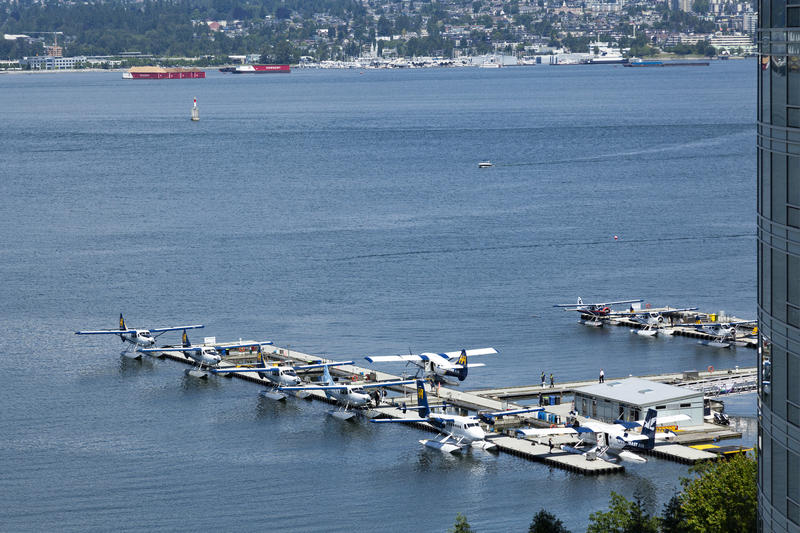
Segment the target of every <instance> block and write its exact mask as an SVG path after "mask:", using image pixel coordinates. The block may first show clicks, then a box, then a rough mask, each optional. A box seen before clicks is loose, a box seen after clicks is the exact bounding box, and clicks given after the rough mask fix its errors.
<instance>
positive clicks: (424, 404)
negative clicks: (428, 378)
mask: <svg viewBox="0 0 800 533" xmlns="http://www.w3.org/2000/svg"><path fill="white" fill-rule="evenodd" d="M416 383H417V406H416V407H405V406H403V412H404V413H405V412H406V411H407V410H417V412H418V414H419V417H418V418H373V419H371V420H370V422H374V423H376V424H411V423H418V422H427V423H428V424H430V425H432V426H433V427H435V428H436V429H438V430H439V432H440V435H439V437H437V438H435V439H423V440H421V441H419V442H420V444H422V445H423V446H427V447H428V448H433V449H436V450H440V451H442V452H445V453H456V452H461V451H462V450H464V449H465V448H466V447H467V446H472V447H475V448H481V449H484V450H491V449H493V448H496V447H497V445H496V444H495V443H493V442H491V441H487V440H486V432H485V431H484V430H483V427H481V422H482V421H483V422H486V423H489V424H491V423H492V422H493V421H494V419H496V418H502V417H504V416H512V415H519V414H523V413H532V412H535V411H542V410H544V408H543V407H531V408H526V409H509V410H506V411H494V412H488V413H480V414H479V415H478V416H461V415H450V414H446V413H434V412H433V411H432V408H433V407H435V406H431V405H429V404H428V394H427V392H426V391H425V382H424V381H423V380H421V379H418V380H417V382H416Z"/></svg>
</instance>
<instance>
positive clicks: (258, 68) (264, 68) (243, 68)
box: [219, 65, 291, 74]
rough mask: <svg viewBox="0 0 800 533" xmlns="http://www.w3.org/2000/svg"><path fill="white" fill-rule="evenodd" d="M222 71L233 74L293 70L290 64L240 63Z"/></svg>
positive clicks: (286, 72)
mask: <svg viewBox="0 0 800 533" xmlns="http://www.w3.org/2000/svg"><path fill="white" fill-rule="evenodd" d="M219 71H220V72H231V73H233V74H272V73H284V74H288V73H289V72H291V69H290V68H289V65H239V66H238V67H224V68H221V69H219Z"/></svg>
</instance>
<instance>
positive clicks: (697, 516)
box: [681, 454, 757, 533]
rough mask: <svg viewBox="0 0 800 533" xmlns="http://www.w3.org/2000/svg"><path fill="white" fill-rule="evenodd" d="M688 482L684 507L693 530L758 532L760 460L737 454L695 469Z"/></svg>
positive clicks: (683, 500)
mask: <svg viewBox="0 0 800 533" xmlns="http://www.w3.org/2000/svg"><path fill="white" fill-rule="evenodd" d="M692 471H693V472H695V473H697V474H699V477H697V478H695V479H687V480H684V481H683V483H684V487H683V496H682V498H681V500H682V506H681V507H682V508H683V513H684V515H685V516H686V523H687V525H688V526H689V531H697V532H700V531H702V532H707V533H717V532H719V533H723V532H725V533H737V532H740V533H746V532H747V533H749V532H751V531H755V530H756V502H757V496H756V471H757V466H756V461H755V459H753V458H752V457H750V456H747V455H743V454H737V455H736V456H734V457H732V458H731V459H729V460H727V461H715V462H703V463H700V464H698V465H695V466H693V467H692Z"/></svg>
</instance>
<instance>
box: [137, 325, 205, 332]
mask: <svg viewBox="0 0 800 533" xmlns="http://www.w3.org/2000/svg"><path fill="white" fill-rule="evenodd" d="M204 327H205V326H204V325H203V324H195V325H193V326H172V327H168V328H149V329H148V331H149V332H151V333H163V332H165V331H178V330H181V329H198V328H204Z"/></svg>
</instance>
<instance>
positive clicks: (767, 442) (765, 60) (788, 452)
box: [757, 0, 800, 533]
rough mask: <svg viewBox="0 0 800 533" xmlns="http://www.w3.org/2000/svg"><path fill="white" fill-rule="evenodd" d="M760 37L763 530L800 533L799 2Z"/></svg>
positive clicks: (772, 16) (778, 13) (764, 12)
mask: <svg viewBox="0 0 800 533" xmlns="http://www.w3.org/2000/svg"><path fill="white" fill-rule="evenodd" d="M795 2H796V3H795ZM758 35H759V37H758V39H759V42H758V48H759V61H758V141H757V142H758V199H757V201H758V244H757V246H758V320H759V335H760V341H761V342H760V345H759V350H758V357H759V363H760V364H759V381H760V384H761V387H760V391H759V403H758V410H759V430H758V505H759V509H758V514H759V530H760V531H764V532H767V531H781V532H783V531H790V532H793V533H794V532H796V533H800V0H789V1H788V2H787V0H772V1H771V0H759V32H758Z"/></svg>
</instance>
